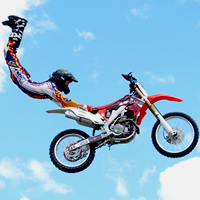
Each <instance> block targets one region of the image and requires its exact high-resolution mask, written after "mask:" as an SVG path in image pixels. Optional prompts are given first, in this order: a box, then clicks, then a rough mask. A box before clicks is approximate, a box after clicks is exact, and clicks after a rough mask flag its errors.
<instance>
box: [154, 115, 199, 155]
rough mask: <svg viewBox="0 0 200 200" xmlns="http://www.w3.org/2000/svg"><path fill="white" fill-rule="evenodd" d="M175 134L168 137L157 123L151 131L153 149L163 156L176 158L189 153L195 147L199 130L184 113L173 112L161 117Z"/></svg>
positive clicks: (158, 122)
mask: <svg viewBox="0 0 200 200" xmlns="http://www.w3.org/2000/svg"><path fill="white" fill-rule="evenodd" d="M163 118H164V119H165V120H166V121H167V123H168V124H169V125H170V127H171V128H172V129H173V130H174V131H175V132H176V134H175V135H169V134H167V132H166V131H165V130H164V129H163V127H162V125H161V124H160V121H157V122H156V123H155V125H154V127H153V130H152V141H153V144H154V146H155V148H156V149H157V150H158V151H159V152H160V153H161V154H162V155H164V156H167V157H172V158H178V157H182V156H185V155H187V154H188V153H190V152H191V151H192V150H193V149H194V147H195V146H196V144H197V142H198V138H199V130H198V127H197V124H196V123H195V121H194V120H193V119H192V118H191V117H190V116H189V115H186V114H184V113H179V112H173V113H168V114H166V115H164V116H163Z"/></svg>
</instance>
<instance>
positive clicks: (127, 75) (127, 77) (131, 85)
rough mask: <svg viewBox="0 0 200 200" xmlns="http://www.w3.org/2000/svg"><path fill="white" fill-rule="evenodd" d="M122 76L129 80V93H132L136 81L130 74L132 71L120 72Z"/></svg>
mask: <svg viewBox="0 0 200 200" xmlns="http://www.w3.org/2000/svg"><path fill="white" fill-rule="evenodd" d="M122 76H123V77H124V78H125V79H126V80H127V81H129V82H130V85H129V86H130V93H132V92H133V91H134V89H135V84H136V83H137V79H136V78H135V77H133V76H132V72H130V73H128V74H122Z"/></svg>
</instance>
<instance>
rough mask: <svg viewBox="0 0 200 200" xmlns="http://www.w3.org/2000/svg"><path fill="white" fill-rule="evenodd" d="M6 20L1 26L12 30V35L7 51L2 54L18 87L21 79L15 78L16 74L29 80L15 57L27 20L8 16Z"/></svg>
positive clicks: (28, 76)
mask: <svg viewBox="0 0 200 200" xmlns="http://www.w3.org/2000/svg"><path fill="white" fill-rule="evenodd" d="M8 19H9V20H7V21H4V22H2V24H3V25H5V26H9V27H10V28H11V29H12V33H11V35H10V37H9V41H8V43H7V49H6V50H4V53H5V59H6V62H7V64H8V66H9V69H10V72H11V78H12V80H13V81H14V83H16V84H17V85H19V84H20V83H19V81H20V80H21V77H19V76H16V75H17V74H18V75H20V76H22V77H24V78H26V79H30V74H29V73H28V72H27V71H26V69H24V68H23V67H22V66H21V65H20V62H19V60H18V58H17V55H16V53H17V48H18V47H19V45H20V42H21V40H22V35H23V31H24V28H25V27H26V25H27V20H26V19H23V18H20V17H17V16H14V15H11V16H9V17H8Z"/></svg>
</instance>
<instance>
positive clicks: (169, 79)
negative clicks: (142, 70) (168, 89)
mask: <svg viewBox="0 0 200 200" xmlns="http://www.w3.org/2000/svg"><path fill="white" fill-rule="evenodd" d="M146 75H147V76H149V77H150V83H151V84H156V83H164V84H166V83H174V82H175V78H174V77H173V76H172V75H168V74H166V75H165V76H164V77H159V76H157V75H155V74H153V73H152V72H146Z"/></svg>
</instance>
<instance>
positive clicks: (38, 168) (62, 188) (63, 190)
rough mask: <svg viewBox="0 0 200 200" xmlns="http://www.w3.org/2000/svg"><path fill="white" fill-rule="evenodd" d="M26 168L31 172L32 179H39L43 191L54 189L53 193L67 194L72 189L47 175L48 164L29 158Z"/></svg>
mask: <svg viewBox="0 0 200 200" xmlns="http://www.w3.org/2000/svg"><path fill="white" fill-rule="evenodd" d="M28 168H29V169H30V170H31V172H32V174H33V176H32V177H33V179H35V180H38V181H40V182H41V183H42V188H43V189H44V190H45V191H54V192H55V193H60V194H67V193H68V192H71V191H72V189H70V188H69V189H68V188H67V186H66V185H65V184H58V183H56V182H55V181H54V180H53V179H52V178H51V177H50V176H49V174H48V170H49V164H47V163H40V162H38V161H37V160H31V161H30V162H29V165H28Z"/></svg>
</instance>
